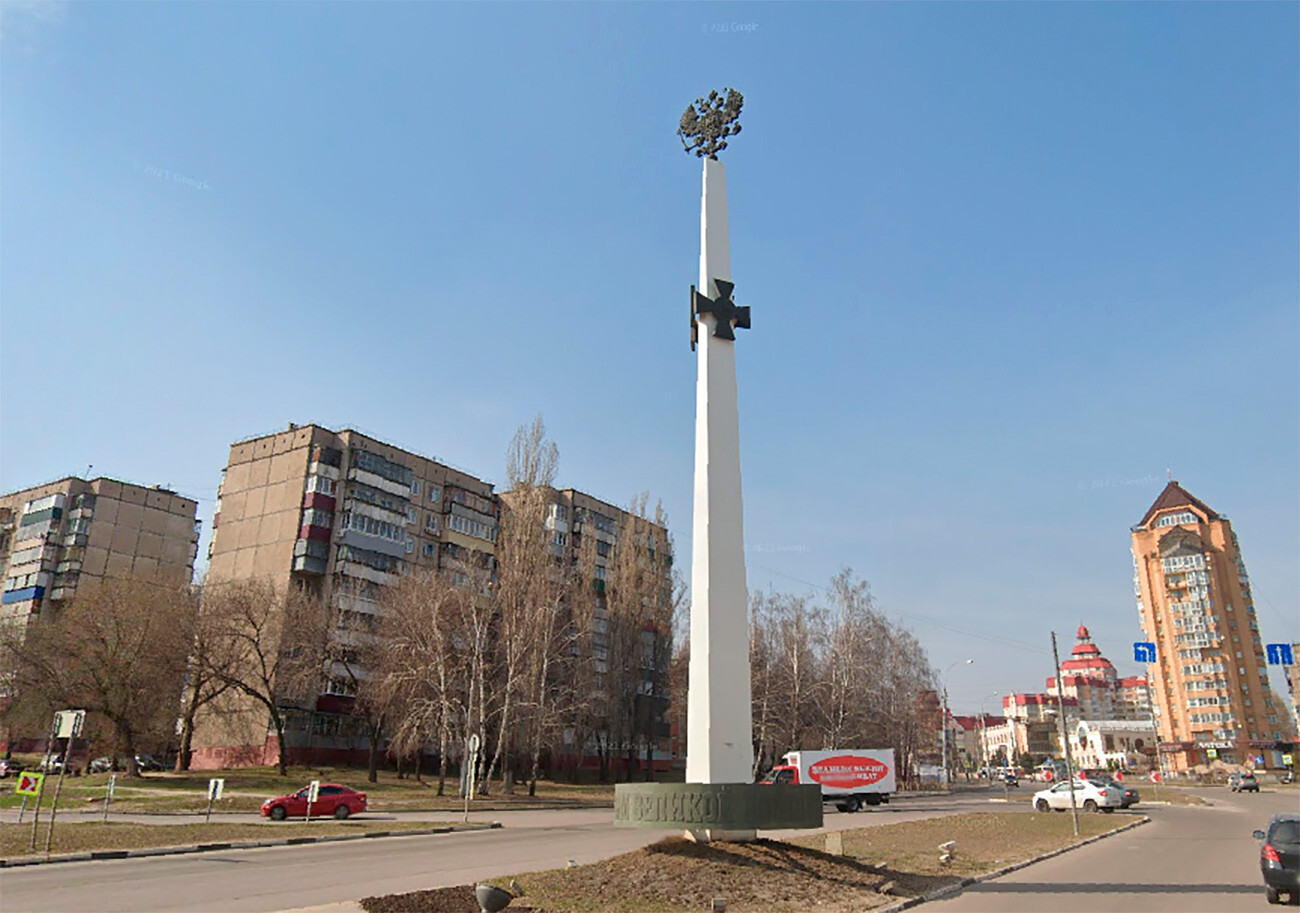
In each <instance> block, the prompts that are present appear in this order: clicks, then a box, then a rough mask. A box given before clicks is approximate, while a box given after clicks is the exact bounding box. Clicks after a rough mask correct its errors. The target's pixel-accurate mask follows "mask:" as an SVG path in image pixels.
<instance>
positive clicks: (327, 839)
mask: <svg viewBox="0 0 1300 913" xmlns="http://www.w3.org/2000/svg"><path fill="white" fill-rule="evenodd" d="M499 827H501V822H499V821H493V822H492V823H491V824H456V825H452V826H450V827H426V828H420V829H418V830H411V831H370V832H369V833H365V834H327V835H325V836H323V837H288V838H284V839H280V840H244V841H232V842H230V843H200V844H197V845H192V846H164V847H155V848H152V849H141V850H95V851H92V852H89V853H62V854H60V855H58V856H44V857H41V858H39V859H27V858H23V857H16V858H10V859H0V869H12V868H18V867H20V866H27V865H49V864H52V863H56V862H96V861H99V860H101V859H138V858H140V857H143V856H182V855H185V854H188V853H213V852H218V851H223V850H258V849H263V848H264V847H269V846H302V845H305V844H308V843H341V842H343V841H345V840H373V839H375V838H376V837H425V836H428V835H430V834H451V833H454V832H456V831H484V830H495V829H497V828H499Z"/></svg>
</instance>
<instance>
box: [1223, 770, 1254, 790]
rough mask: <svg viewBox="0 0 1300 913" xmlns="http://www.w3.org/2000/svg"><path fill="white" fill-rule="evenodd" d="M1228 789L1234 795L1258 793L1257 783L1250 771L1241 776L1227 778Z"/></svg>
mask: <svg viewBox="0 0 1300 913" xmlns="http://www.w3.org/2000/svg"><path fill="white" fill-rule="evenodd" d="M1228 789H1230V790H1232V791H1233V792H1234V793H1244V792H1252V793H1257V792H1259V781H1258V780H1256V779H1255V775H1254V774H1253V773H1251V772H1250V771H1246V772H1245V773H1241V774H1231V775H1229V777H1228Z"/></svg>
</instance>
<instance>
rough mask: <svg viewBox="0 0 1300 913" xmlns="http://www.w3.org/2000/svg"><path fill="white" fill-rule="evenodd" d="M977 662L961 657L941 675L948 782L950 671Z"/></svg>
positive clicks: (944, 750)
mask: <svg viewBox="0 0 1300 913" xmlns="http://www.w3.org/2000/svg"><path fill="white" fill-rule="evenodd" d="M973 662H975V660H973V659H959V660H957V661H956V662H955V663H953V664H952V665H951V666H949V667H948V668H947V669H944V670H943V673H942V674H941V675H940V676H939V683H940V684H941V685H943V721H942V722H943V782H944V783H948V782H949V777H948V673H949V672H951V671H952V670H953V669H954V668H956V667H957V666H960V665H963V664H964V665H967V666H969V665H970V664H971V663H973Z"/></svg>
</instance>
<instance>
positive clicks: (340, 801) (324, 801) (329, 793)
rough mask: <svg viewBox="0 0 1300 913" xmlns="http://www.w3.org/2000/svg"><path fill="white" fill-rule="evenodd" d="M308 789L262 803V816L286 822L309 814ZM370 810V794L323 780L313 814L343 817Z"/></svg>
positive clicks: (340, 818) (304, 788)
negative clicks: (368, 802) (367, 803)
mask: <svg viewBox="0 0 1300 913" xmlns="http://www.w3.org/2000/svg"><path fill="white" fill-rule="evenodd" d="M307 790H308V787H306V786H304V787H303V788H302V789H300V790H298V791H297V792H296V793H290V794H288V795H285V796H276V797H275V798H274V799H267V800H266V801H265V802H263V803H262V817H263V818H270V819H271V820H272V821H283V820H284V819H285V818H288V817H289V816H290V815H292V816H293V817H295V818H305V817H306V816H307ZM365 810H366V794H365V793H359V792H357V791H356V790H355V789H349V788H348V787H346V786H340V785H339V784H337V783H322V784H321V787H320V791H319V792H318V793H317V794H316V801H315V802H313V803H312V804H311V814H312V817H313V818H315V817H318V816H319V817H321V818H324V817H325V816H327V815H333V816H334V817H335V818H338V819H339V820H342V819H344V818H346V817H347V816H348V815H355V814H357V813H358V812H364V811H365Z"/></svg>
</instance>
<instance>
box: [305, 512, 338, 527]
mask: <svg viewBox="0 0 1300 913" xmlns="http://www.w3.org/2000/svg"><path fill="white" fill-rule="evenodd" d="M302 522H303V525H304V526H323V527H325V529H329V528H330V527H332V526H333V525H334V511H332V510H320V509H319V508H316V507H309V508H307V509H306V510H304V511H303V512H302Z"/></svg>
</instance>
